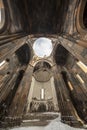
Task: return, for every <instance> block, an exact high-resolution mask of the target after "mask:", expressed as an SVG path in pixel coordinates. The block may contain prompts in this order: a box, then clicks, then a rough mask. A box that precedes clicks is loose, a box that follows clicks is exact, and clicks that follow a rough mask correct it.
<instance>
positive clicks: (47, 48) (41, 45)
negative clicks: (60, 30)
mask: <svg viewBox="0 0 87 130" xmlns="http://www.w3.org/2000/svg"><path fill="white" fill-rule="evenodd" d="M33 49H34V52H35V54H36V55H37V56H38V57H42V58H43V57H48V56H50V54H51V52H52V49H53V47H52V42H51V40H50V39H48V38H44V37H42V38H38V39H37V40H36V41H35V42H34V45H33Z"/></svg>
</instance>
